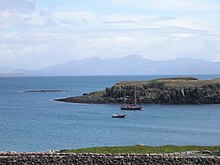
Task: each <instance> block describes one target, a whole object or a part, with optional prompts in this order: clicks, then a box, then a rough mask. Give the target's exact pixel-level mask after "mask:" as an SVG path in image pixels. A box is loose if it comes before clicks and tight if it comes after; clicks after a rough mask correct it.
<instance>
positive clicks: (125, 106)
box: [121, 87, 143, 110]
mask: <svg viewBox="0 0 220 165" xmlns="http://www.w3.org/2000/svg"><path fill="white" fill-rule="evenodd" d="M126 99H127V98H126V96H125V92H124V104H123V105H122V106H121V110H141V109H142V108H143V105H138V104H137V94H136V87H135V89H134V104H126Z"/></svg>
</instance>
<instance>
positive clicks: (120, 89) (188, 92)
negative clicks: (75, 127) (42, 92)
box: [58, 77, 220, 104]
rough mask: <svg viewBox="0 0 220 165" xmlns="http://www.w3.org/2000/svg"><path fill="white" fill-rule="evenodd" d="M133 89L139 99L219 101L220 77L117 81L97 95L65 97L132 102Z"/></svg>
mask: <svg viewBox="0 0 220 165" xmlns="http://www.w3.org/2000/svg"><path fill="white" fill-rule="evenodd" d="M135 89H136V95H137V102H139V103H158V104H211V103H214V104H217V103H220V79H214V80H197V79H195V78H190V77H187V78H170V79H157V80H150V81H127V82H120V83H117V84H115V85H114V86H112V87H111V88H106V89H105V91H104V92H103V94H102V95H101V96H100V92H99V96H97V95H96V92H93V93H90V94H88V95H85V96H81V97H75V98H74V97H73V98H68V99H69V101H68V102H86V103H123V102H124V98H126V103H133V102H134V92H135ZM74 99H75V100H74ZM71 100H72V101H71ZM85 100H86V101H85ZM58 101H67V100H58Z"/></svg>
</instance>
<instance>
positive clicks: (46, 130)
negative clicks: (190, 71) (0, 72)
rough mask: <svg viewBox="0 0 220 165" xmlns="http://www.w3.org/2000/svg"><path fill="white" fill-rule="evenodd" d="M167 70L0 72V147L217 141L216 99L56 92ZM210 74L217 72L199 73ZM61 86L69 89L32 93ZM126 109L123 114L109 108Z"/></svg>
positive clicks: (218, 117) (219, 109)
mask: <svg viewBox="0 0 220 165" xmlns="http://www.w3.org/2000/svg"><path fill="white" fill-rule="evenodd" d="M158 77H170V76H82V77H80V76H78V77H77V76H75V77H13V78H0V151H47V150H60V149H72V148H82V147H95V146H124V145H136V144H144V145H167V144H174V145H220V139H219V137H220V105H213V104H212V105H156V104H150V105H144V108H145V109H144V110H143V111H123V112H122V111H120V110H119V107H120V105H96V104H92V105H89V104H73V103H61V102H56V101H54V99H55V98H63V97H68V96H77V95H81V94H82V93H85V92H92V91H97V90H102V89H104V88H105V87H110V86H112V85H113V84H115V83H117V82H119V81H122V80H149V79H153V78H158ZM196 77H198V78H199V79H212V78H216V77H220V75H209V76H207V75H199V76H196ZM42 89H60V90H67V91H68V92H61V93H59V92H57V93H56V92H54V93H31V92H26V91H28V90H42ZM119 113H126V114H127V116H126V118H125V119H112V118H111V116H112V114H119Z"/></svg>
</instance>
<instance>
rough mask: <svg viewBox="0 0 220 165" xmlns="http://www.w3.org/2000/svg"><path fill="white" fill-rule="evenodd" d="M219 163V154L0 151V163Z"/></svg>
mask: <svg viewBox="0 0 220 165" xmlns="http://www.w3.org/2000/svg"><path fill="white" fill-rule="evenodd" d="M29 164H34V165H35V164H36V165H44V164H45V165H54V164H56V165H84V164H85V165H126V164H128V165H142V164H146V165H149V164H150V165H151V164H152V165H154V164H155V165H161V164H163V165H175V164H176V165H177V164H181V165H200V164H205V165H219V164H220V157H219V156H201V155H200V156H195V155H194V156H192V155H190V154H188V153H172V154H89V153H88V154H62V153H56V152H45V153H27V152H26V153H17V152H4V153H3V152H2V153H0V165H29Z"/></svg>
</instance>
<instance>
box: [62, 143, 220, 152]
mask: <svg viewBox="0 0 220 165" xmlns="http://www.w3.org/2000/svg"><path fill="white" fill-rule="evenodd" d="M203 150H209V151H214V150H220V146H174V145H166V146H118V147H95V148H82V149H73V150H61V152H62V153H103V154H107V153H111V154H115V153H174V152H185V151H203Z"/></svg>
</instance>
